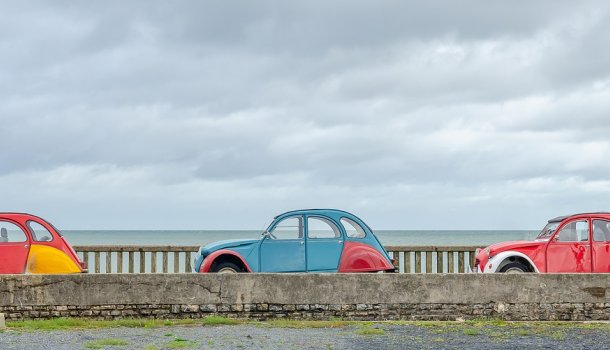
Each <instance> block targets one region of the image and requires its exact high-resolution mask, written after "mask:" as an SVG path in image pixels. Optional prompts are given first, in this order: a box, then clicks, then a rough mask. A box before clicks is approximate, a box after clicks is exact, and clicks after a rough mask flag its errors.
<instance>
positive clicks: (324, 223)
mask: <svg viewBox="0 0 610 350" xmlns="http://www.w3.org/2000/svg"><path fill="white" fill-rule="evenodd" d="M307 237H308V238H339V237H341V231H339V228H337V226H336V225H335V224H334V223H333V222H332V221H330V220H329V219H326V218H322V217H317V216H313V217H312V216H310V217H308V218H307Z"/></svg>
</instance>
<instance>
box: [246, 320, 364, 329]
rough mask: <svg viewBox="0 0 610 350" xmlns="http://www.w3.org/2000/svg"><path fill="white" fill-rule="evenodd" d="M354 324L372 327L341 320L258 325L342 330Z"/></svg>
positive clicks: (262, 324)
mask: <svg viewBox="0 0 610 350" xmlns="http://www.w3.org/2000/svg"><path fill="white" fill-rule="evenodd" d="M353 324H359V325H366V326H370V325H371V324H372V323H371V322H354V321H340V320H329V321H303V320H284V319H280V320H270V321H266V322H261V323H257V325H259V326H261V327H270V328H295V329H304V328H342V327H346V326H349V325H353Z"/></svg>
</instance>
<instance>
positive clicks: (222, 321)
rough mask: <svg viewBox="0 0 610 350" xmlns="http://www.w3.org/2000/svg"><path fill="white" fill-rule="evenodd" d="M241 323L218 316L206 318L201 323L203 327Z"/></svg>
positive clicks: (240, 321)
mask: <svg viewBox="0 0 610 350" xmlns="http://www.w3.org/2000/svg"><path fill="white" fill-rule="evenodd" d="M243 322H244V321H242V320H238V319H235V318H226V317H220V316H208V317H204V318H203V319H202V323H203V325H204V326H220V325H235V324H240V323H243Z"/></svg>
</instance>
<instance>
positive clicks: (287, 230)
mask: <svg viewBox="0 0 610 350" xmlns="http://www.w3.org/2000/svg"><path fill="white" fill-rule="evenodd" d="M303 231H304V230H303V218H302V217H301V216H293V217H289V218H286V219H284V220H282V221H280V222H279V223H278V224H277V225H275V227H274V228H273V230H271V234H272V235H273V237H272V238H274V239H302V238H303Z"/></svg>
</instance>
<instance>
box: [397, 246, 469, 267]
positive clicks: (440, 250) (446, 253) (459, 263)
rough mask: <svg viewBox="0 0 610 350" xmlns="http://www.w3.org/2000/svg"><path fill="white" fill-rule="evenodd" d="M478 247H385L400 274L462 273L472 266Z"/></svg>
mask: <svg viewBox="0 0 610 350" xmlns="http://www.w3.org/2000/svg"><path fill="white" fill-rule="evenodd" d="M477 248H481V247H479V246H386V247H385V249H386V250H387V251H388V253H389V254H390V256H391V257H392V258H393V259H394V265H395V266H396V267H398V270H399V272H401V273H462V272H469V271H470V269H471V268H472V267H473V266H474V258H475V251H476V249H477Z"/></svg>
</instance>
